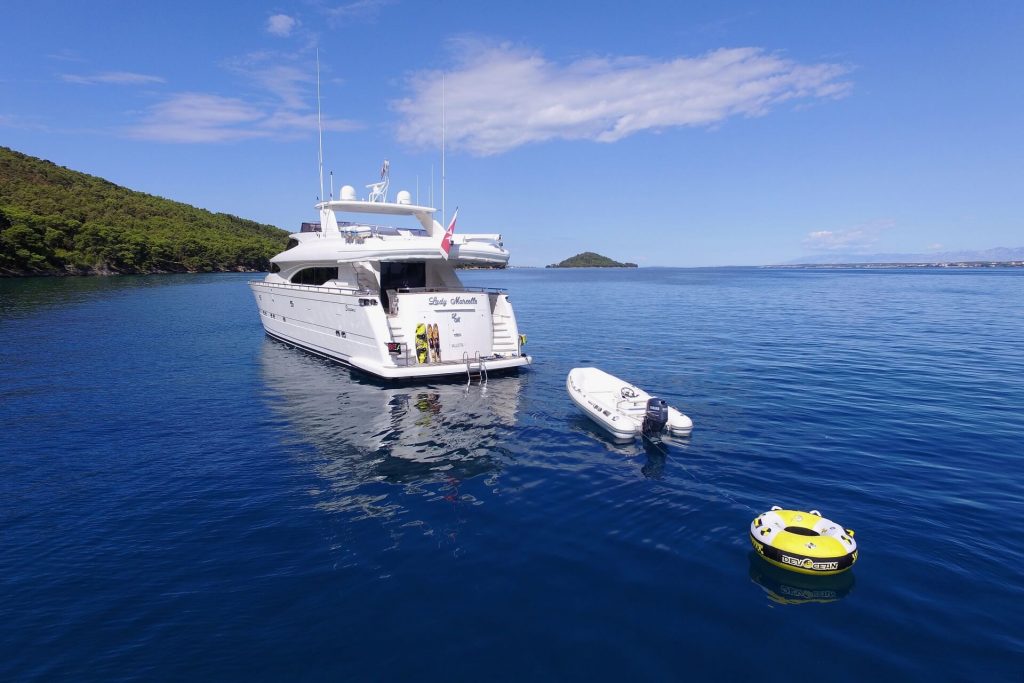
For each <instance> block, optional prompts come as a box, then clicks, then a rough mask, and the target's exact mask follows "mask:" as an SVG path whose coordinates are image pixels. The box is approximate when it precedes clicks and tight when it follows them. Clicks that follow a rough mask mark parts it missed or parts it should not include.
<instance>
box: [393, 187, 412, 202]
mask: <svg viewBox="0 0 1024 683" xmlns="http://www.w3.org/2000/svg"><path fill="white" fill-rule="evenodd" d="M396 201H397V202H398V203H399V204H412V195H411V194H409V190H401V191H400V192H399V193H398V198H397V200H396Z"/></svg>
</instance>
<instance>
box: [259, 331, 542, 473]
mask: <svg viewBox="0 0 1024 683" xmlns="http://www.w3.org/2000/svg"><path fill="white" fill-rule="evenodd" d="M261 362H262V367H263V377H264V379H265V381H266V383H267V386H268V388H269V389H272V391H273V394H272V395H269V397H268V401H269V403H270V405H271V407H272V408H273V409H274V410H276V411H277V412H278V413H279V414H280V415H281V416H282V417H284V418H285V419H286V420H288V421H289V422H290V423H291V424H292V425H293V426H294V428H295V432H294V433H295V441H296V442H299V443H306V444H308V445H310V446H312V447H313V448H314V449H315V450H316V456H315V457H316V468H317V470H318V471H319V473H320V474H321V475H322V476H323V477H324V478H325V479H326V480H328V481H329V483H330V487H331V490H332V491H335V492H338V493H344V492H345V491H349V490H351V489H353V488H356V487H360V486H363V485H365V484H368V483H373V482H381V481H384V482H391V483H417V482H430V481H441V480H445V479H447V478H452V477H456V478H458V479H467V478H470V477H475V476H479V475H481V474H485V473H493V472H496V471H498V470H500V468H501V467H502V465H503V463H504V462H505V461H506V459H507V458H508V457H509V456H508V450H507V449H506V448H505V446H504V444H505V443H507V441H508V440H509V438H510V434H511V432H512V429H513V427H514V426H515V424H516V419H517V413H518V409H519V396H520V393H521V391H522V381H523V380H522V378H520V377H518V376H515V375H511V376H505V377H495V378H492V379H491V381H490V382H488V383H487V384H485V385H473V386H466V385H463V384H454V383H450V384H432V385H427V386H412V387H401V386H390V385H387V386H382V385H381V384H379V383H374V382H371V381H367V380H365V379H363V378H362V377H361V376H359V375H358V374H357V373H353V372H351V371H349V370H347V369H346V368H343V367H341V366H338V365H334V364H331V363H329V362H326V361H324V360H323V359H320V358H317V357H315V356H311V355H308V354H304V353H296V351H295V349H293V348H291V347H289V346H288V345H287V344H283V343H280V342H278V341H275V340H272V339H267V341H266V342H265V343H264V346H263V350H262V356H261Z"/></svg>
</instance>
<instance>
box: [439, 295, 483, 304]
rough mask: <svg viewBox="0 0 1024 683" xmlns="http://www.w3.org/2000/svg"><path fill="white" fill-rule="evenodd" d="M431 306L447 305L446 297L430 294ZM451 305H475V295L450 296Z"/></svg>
mask: <svg viewBox="0 0 1024 683" xmlns="http://www.w3.org/2000/svg"><path fill="white" fill-rule="evenodd" d="M429 303H430V305H431V306H447V305H448V299H447V298H446V297H442V296H432V297H430V299H429ZM451 304H452V306H476V297H475V296H474V297H470V298H468V299H467V298H465V297H461V296H453V297H452V298H451Z"/></svg>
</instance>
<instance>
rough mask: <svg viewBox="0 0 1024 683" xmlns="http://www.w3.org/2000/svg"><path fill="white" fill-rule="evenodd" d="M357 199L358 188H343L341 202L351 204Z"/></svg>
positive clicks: (349, 186) (348, 186) (347, 186)
mask: <svg viewBox="0 0 1024 683" xmlns="http://www.w3.org/2000/svg"><path fill="white" fill-rule="evenodd" d="M355 198H356V188H354V187H352V186H351V185H345V186H343V187H342V188H341V201H343V202H350V201H354V200H355Z"/></svg>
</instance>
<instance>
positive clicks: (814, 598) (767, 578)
mask: <svg viewBox="0 0 1024 683" xmlns="http://www.w3.org/2000/svg"><path fill="white" fill-rule="evenodd" d="M747 557H748V559H749V561H750V580H751V581H753V582H754V583H756V584H757V585H758V586H760V587H761V589H762V590H764V592H765V593H767V594H768V599H769V600H771V601H772V602H775V603H778V604H780V605H804V604H807V603H810V602H835V601H836V600H842V599H843V598H845V597H846V596H847V595H849V593H850V591H852V590H853V585H854V579H853V572H843V573H842V574H835V575H832V576H811V575H807V574H797V573H796V572H791V571H787V570H785V569H780V568H779V567H774V566H772V565H770V564H768V563H767V562H765V561H764V560H763V559H762V558H761V557H759V556H758V554H757V553H755V552H754V551H753V550H751V551H750V553H749V554H748V556H747Z"/></svg>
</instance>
